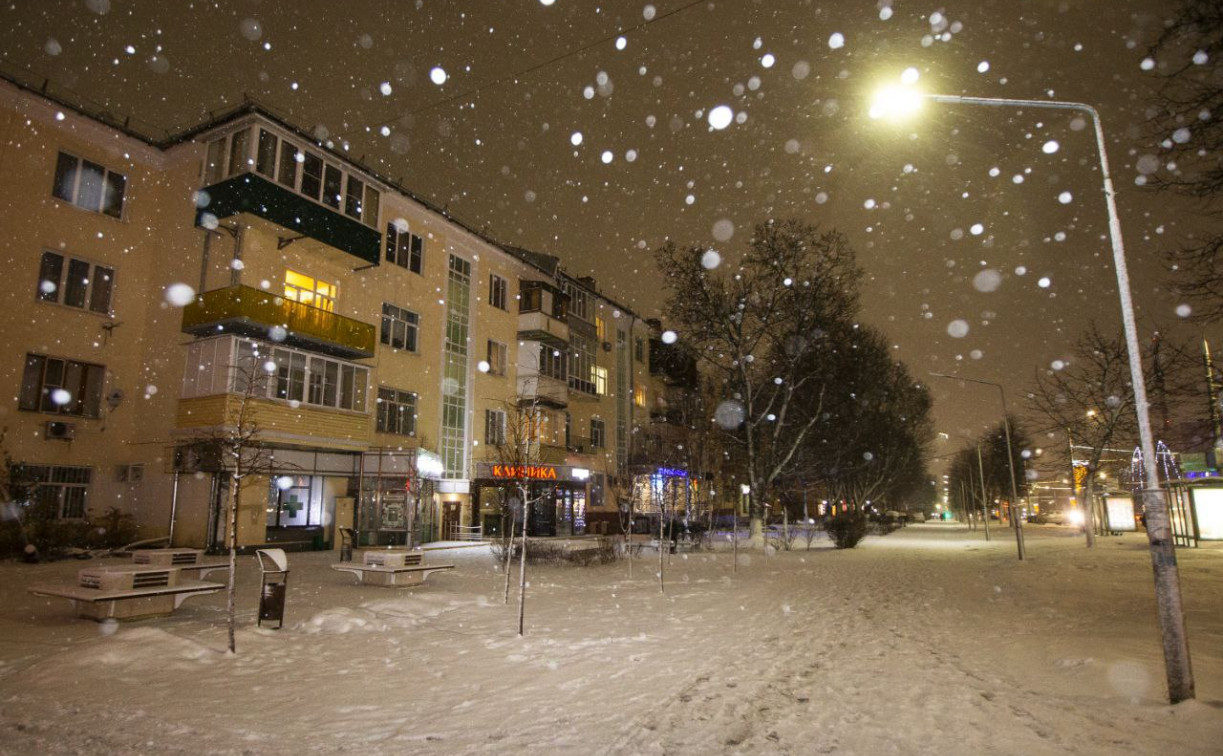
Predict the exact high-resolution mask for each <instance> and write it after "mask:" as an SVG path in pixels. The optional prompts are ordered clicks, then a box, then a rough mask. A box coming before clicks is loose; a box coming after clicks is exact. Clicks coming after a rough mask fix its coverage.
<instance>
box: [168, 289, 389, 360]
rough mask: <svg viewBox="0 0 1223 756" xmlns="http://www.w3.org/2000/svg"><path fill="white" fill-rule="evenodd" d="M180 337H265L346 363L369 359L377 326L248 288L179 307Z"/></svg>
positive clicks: (204, 296) (218, 292)
mask: <svg viewBox="0 0 1223 756" xmlns="http://www.w3.org/2000/svg"><path fill="white" fill-rule="evenodd" d="M273 329H276V331H277V332H276V333H273ZM281 329H283V331H284V333H283V338H282V334H281V333H279V330H281ZM183 333H189V334H192V335H195V336H210V335H216V334H219V333H232V334H237V335H240V336H250V337H253V338H259V339H269V340H271V341H279V342H283V343H285V344H287V345H289V346H296V347H300V348H302V349H307V350H310V351H314V352H321V353H323V354H329V355H332V356H334V357H341V358H344V359H348V360H354V359H367V358H369V357H373V356H374V349H375V347H376V344H377V342H378V333H377V328H375V327H374V326H373V325H370V324H369V323H362V322H361V321H359V320H354V319H352V318H347V317H344V316H343V315H336V314H335V313H333V312H328V311H326V310H320V309H319V308H317V307H311V306H310V305H307V304H302V303H301V302H294V301H293V300H291V299H286V298H284V297H283V296H280V295H279V294H274V293H272V292H269V291H262V290H260V289H253V288H251V287H249V286H230V287H227V288H224V289H214V290H212V291H207V292H204V293H203V294H201V295H200V296H199V297H197V298H196V300H195V301H194V302H192V303H191V304H189V305H187V306H186V307H184V308H183Z"/></svg>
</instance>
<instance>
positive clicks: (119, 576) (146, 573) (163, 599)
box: [28, 564, 225, 621]
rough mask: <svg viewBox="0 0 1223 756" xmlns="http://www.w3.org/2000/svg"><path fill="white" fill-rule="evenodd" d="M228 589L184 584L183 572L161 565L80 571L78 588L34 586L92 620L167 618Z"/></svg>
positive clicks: (34, 589)
mask: <svg viewBox="0 0 1223 756" xmlns="http://www.w3.org/2000/svg"><path fill="white" fill-rule="evenodd" d="M224 588H225V586H223V585H221V584H219V583H206V582H203V581H201V580H185V579H183V578H182V576H181V574H180V568H178V567H171V566H160V565H140V564H130V565H100V566H96V567H83V568H81V569H80V570H78V571H77V584H76V585H32V586H30V587H29V588H28V590H29V592H30V593H32V594H34V595H35V596H48V597H51V598H66V599H68V600H69V601H71V602H72V607H73V608H74V609H75V610H76V613H77V616H78V617H84V618H86V619H92V620H98V621H101V620H105V619H143V618H145V617H165V616H169V615H170V614H173V613H174V610H175V609H177V608H178V607H180V606H182V603H183V601H185V600H186V599H188V598H190V597H191V596H199V595H202V594H205V593H215V592H217V591H220V590H223V589H224Z"/></svg>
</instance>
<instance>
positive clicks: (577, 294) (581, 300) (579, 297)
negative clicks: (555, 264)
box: [562, 281, 592, 322]
mask: <svg viewBox="0 0 1223 756" xmlns="http://www.w3.org/2000/svg"><path fill="white" fill-rule="evenodd" d="M562 290H563V291H564V292H565V294H567V295H568V296H569V314H570V315H576V316H577V317H579V318H581V319H582V320H585V321H587V322H589V321H590V317H591V314H592V313H591V312H590V310H591V309H592V308H591V307H590V292H588V291H586V290H585V289H583V288H582V287H581V286H578V285H577V284H574V283H572V282H570V281H565V282H564V284H563V286H562Z"/></svg>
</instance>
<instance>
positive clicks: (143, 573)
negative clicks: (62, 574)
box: [77, 566, 178, 591]
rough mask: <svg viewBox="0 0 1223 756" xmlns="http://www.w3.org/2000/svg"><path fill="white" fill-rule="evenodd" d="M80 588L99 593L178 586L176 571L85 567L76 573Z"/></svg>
mask: <svg viewBox="0 0 1223 756" xmlns="http://www.w3.org/2000/svg"><path fill="white" fill-rule="evenodd" d="M77 580H78V581H79V582H80V584H81V587H82V588H93V589H95V590H99V591H133V590H136V589H138V588H160V587H163V586H164V587H173V586H175V585H178V569H177V568H173V569H158V568H149V567H136V566H132V567H86V568H84V569H81V570H78V571H77Z"/></svg>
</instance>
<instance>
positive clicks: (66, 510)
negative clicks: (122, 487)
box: [22, 465, 93, 520]
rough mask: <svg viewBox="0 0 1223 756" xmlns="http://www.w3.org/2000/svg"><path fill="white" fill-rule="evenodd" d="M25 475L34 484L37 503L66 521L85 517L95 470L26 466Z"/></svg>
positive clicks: (33, 497) (33, 501)
mask: <svg viewBox="0 0 1223 756" xmlns="http://www.w3.org/2000/svg"><path fill="white" fill-rule="evenodd" d="M22 472H23V473H24V474H25V475H26V476H28V478H29V479H30V480H31V481H32V482H33V483H34V487H33V496H32V497H31V499H32V502H31V503H34V504H38V505H42V506H43V507H44V508H45V509H44V511H47V512H50V513H54V516H55V517H56V518H58V519H62V520H77V519H82V518H84V517H85V513H86V511H87V509H88V507H87V506H86V505H87V504H88V502H89V484H90V483H91V482H92V480H93V469H92V468H89V467H69V466H67V465H24V466H23V468H22Z"/></svg>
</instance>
